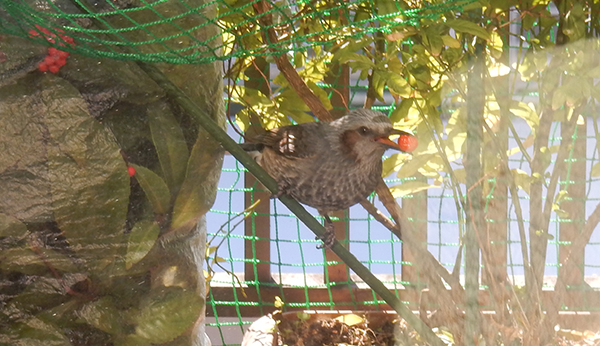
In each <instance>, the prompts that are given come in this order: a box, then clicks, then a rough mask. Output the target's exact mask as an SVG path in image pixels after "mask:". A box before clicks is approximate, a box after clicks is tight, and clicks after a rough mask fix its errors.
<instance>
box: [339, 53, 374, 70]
mask: <svg viewBox="0 0 600 346" xmlns="http://www.w3.org/2000/svg"><path fill="white" fill-rule="evenodd" d="M338 59H339V62H340V63H341V64H344V63H346V64H348V66H350V67H352V70H353V71H356V70H361V71H366V70H370V69H372V68H374V67H375V63H374V62H373V61H372V60H371V59H369V58H368V57H366V56H364V55H362V54H357V53H345V54H343V55H339V56H338Z"/></svg>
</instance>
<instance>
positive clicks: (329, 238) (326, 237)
mask: <svg viewBox="0 0 600 346" xmlns="http://www.w3.org/2000/svg"><path fill="white" fill-rule="evenodd" d="M320 214H321V215H323V218H325V234H323V236H322V237H320V238H319V237H316V238H315V239H321V241H323V244H321V245H317V249H329V248H331V247H332V246H333V243H334V242H335V231H334V229H333V222H331V219H330V218H329V215H327V213H320Z"/></svg>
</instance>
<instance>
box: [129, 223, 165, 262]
mask: <svg viewBox="0 0 600 346" xmlns="http://www.w3.org/2000/svg"><path fill="white" fill-rule="evenodd" d="M159 233H160V227H159V226H158V224H157V223H156V222H154V221H148V220H142V221H139V222H137V223H136V224H135V225H134V226H133V228H132V229H131V233H129V241H128V242H127V255H126V256H125V268H126V269H130V268H131V267H133V265H134V264H136V263H137V262H139V261H141V260H142V258H144V257H145V256H146V255H147V254H148V252H150V249H152V247H153V246H154V243H156V239H158V234H159Z"/></svg>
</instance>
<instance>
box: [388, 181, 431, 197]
mask: <svg viewBox="0 0 600 346" xmlns="http://www.w3.org/2000/svg"><path fill="white" fill-rule="evenodd" d="M430 188H439V186H435V185H430V184H428V183H426V182H424V181H419V180H413V181H408V182H404V183H402V184H399V185H394V186H392V187H390V191H391V192H392V195H393V196H394V198H399V197H402V196H406V195H411V194H413V193H417V192H419V191H424V190H427V189H430Z"/></svg>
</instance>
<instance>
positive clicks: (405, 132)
mask: <svg viewBox="0 0 600 346" xmlns="http://www.w3.org/2000/svg"><path fill="white" fill-rule="evenodd" d="M391 134H392V135H409V136H414V134H413V133H412V132H408V131H402V130H396V129H392V131H391Z"/></svg>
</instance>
